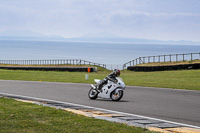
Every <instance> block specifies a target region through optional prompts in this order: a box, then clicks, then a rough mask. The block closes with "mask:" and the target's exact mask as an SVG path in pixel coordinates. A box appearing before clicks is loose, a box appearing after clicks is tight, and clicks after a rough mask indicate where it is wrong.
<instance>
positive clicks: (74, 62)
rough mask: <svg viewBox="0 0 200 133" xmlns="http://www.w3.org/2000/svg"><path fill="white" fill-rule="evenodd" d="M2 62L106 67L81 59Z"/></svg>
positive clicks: (6, 61)
mask: <svg viewBox="0 0 200 133" xmlns="http://www.w3.org/2000/svg"><path fill="white" fill-rule="evenodd" d="M0 64H8V65H94V66H100V67H103V68H106V65H105V64H99V63H94V62H90V61H85V60H80V59H55V60H0Z"/></svg>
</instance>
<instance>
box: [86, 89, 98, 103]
mask: <svg viewBox="0 0 200 133" xmlns="http://www.w3.org/2000/svg"><path fill="white" fill-rule="evenodd" d="M98 94H99V92H98V91H97V90H95V89H94V88H91V89H90V91H89V92H88V97H89V98H90V99H92V100H95V99H97V97H98Z"/></svg>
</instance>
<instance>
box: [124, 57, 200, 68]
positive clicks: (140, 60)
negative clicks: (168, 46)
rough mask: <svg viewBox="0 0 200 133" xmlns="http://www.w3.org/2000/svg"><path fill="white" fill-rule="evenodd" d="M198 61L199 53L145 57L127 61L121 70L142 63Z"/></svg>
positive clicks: (199, 58)
mask: <svg viewBox="0 0 200 133" xmlns="http://www.w3.org/2000/svg"><path fill="white" fill-rule="evenodd" d="M190 60H200V53H187V54H170V55H157V56H146V57H139V58H137V59H135V60H132V61H129V62H127V63H125V64H124V65H123V69H126V68H127V67H128V66H135V65H138V64H144V63H155V62H172V61H173V62H178V61H190Z"/></svg>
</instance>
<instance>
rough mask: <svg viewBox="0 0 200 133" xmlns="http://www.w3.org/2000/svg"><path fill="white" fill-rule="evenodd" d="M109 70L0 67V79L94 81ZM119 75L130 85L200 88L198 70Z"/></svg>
mask: <svg viewBox="0 0 200 133" xmlns="http://www.w3.org/2000/svg"><path fill="white" fill-rule="evenodd" d="M110 72H111V71H108V70H101V71H98V72H97V73H87V72H58V71H23V70H4V69H0V79H3V80H24V81H48V82H69V83H94V79H103V78H104V77H106V76H107V75H108V74H109V73H110ZM86 74H88V75H89V80H85V75H86ZM121 77H122V78H123V80H124V82H125V84H126V85H130V86H145V87H161V88H174V89H188V90H200V82H199V79H200V70H180V71H158V72H132V71H122V72H121Z"/></svg>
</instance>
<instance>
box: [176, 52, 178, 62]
mask: <svg viewBox="0 0 200 133" xmlns="http://www.w3.org/2000/svg"><path fill="white" fill-rule="evenodd" d="M177 61H178V55H177V54H176V62H177Z"/></svg>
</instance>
